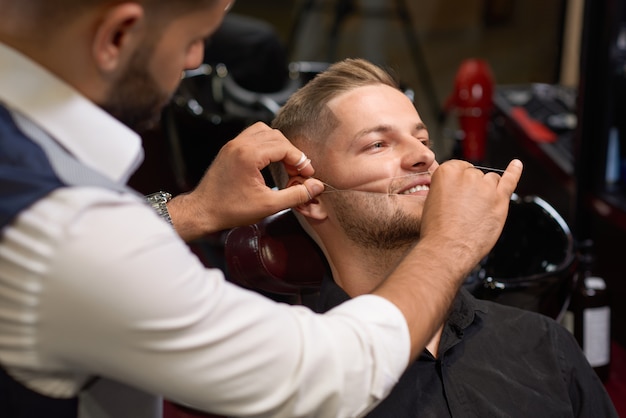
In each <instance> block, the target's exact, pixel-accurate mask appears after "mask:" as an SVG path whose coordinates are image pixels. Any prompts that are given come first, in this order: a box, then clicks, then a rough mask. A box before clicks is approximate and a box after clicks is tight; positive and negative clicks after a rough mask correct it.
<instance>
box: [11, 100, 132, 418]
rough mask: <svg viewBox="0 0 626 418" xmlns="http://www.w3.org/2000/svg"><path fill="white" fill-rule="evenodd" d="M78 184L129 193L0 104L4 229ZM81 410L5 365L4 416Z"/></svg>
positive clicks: (64, 416) (52, 415)
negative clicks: (50, 197) (25, 383)
mask: <svg viewBox="0 0 626 418" xmlns="http://www.w3.org/2000/svg"><path fill="white" fill-rule="evenodd" d="M74 185H94V186H101V187H106V188H110V189H114V190H119V191H126V192H128V191H130V189H128V188H126V187H125V186H122V185H119V184H116V183H113V182H112V181H110V180H108V179H106V178H105V177H103V176H102V175H100V174H98V173H97V172H95V171H93V170H91V169H90V168H88V167H85V166H84V165H82V164H81V163H80V162H78V161H77V160H75V159H74V158H73V157H72V156H71V155H69V154H68V153H67V152H66V151H65V150H64V149H63V148H62V147H60V146H59V145H58V144H57V143H56V142H55V141H54V140H52V139H51V138H50V137H49V136H48V135H47V134H45V133H44V132H43V131H41V130H40V129H39V128H37V127H36V126H35V125H33V124H32V123H30V122H28V121H26V120H25V119H23V118H21V117H17V116H16V117H15V118H14V117H13V116H12V115H11V114H10V113H9V112H8V111H7V109H6V108H5V107H3V106H2V105H1V104H0V230H2V229H4V228H5V227H6V226H7V225H8V224H10V223H11V222H12V221H13V220H14V219H15V217H16V216H17V215H18V214H19V213H20V212H21V211H23V210H25V209H26V208H28V207H29V206H31V205H32V204H33V203H35V202H36V201H38V200H39V199H41V198H43V197H45V196H46V195H48V194H49V193H50V192H52V191H53V190H55V189H57V188H59V187H66V186H74ZM131 192H132V191H131ZM77 414H78V398H77V397H74V398H70V399H57V398H50V397H47V396H43V395H41V394H39V393H36V392H34V391H32V390H30V389H28V388H26V387H25V386H23V385H22V384H20V383H19V382H17V381H16V380H14V379H13V378H12V377H11V376H9V375H8V374H7V373H6V372H5V371H4V369H2V367H0V417H10V418H41V417H46V418H75V417H76V416H77Z"/></svg>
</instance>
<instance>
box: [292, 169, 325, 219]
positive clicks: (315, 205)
mask: <svg viewBox="0 0 626 418" xmlns="http://www.w3.org/2000/svg"><path fill="white" fill-rule="evenodd" d="M296 184H302V181H301V180H299V179H298V178H297V177H294V178H291V179H289V181H288V182H287V187H291V186H293V185H296ZM293 210H295V211H296V212H298V213H300V214H302V216H305V217H307V218H311V219H315V220H319V221H321V220H324V219H326V218H327V217H328V215H327V213H326V207H325V205H324V201H323V199H319V196H316V197H314V198H313V199H311V200H309V201H308V202H306V203H302V204H300V205H298V206H296V207H295V208H293Z"/></svg>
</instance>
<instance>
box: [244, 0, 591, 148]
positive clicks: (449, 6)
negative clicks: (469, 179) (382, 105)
mask: <svg viewBox="0 0 626 418" xmlns="http://www.w3.org/2000/svg"><path fill="white" fill-rule="evenodd" d="M567 3H568V2H567V1H565V0H547V1H546V0H413V1H410V0H403V1H396V0H387V1H381V0H347V1H345V0H340V1H334V0H317V1H309V0H273V1H271V2H270V1H256V0H237V2H236V3H235V5H234V7H233V9H232V12H233V13H238V14H242V15H246V16H252V17H255V18H258V19H261V20H263V21H265V22H268V23H269V24H271V25H272V27H273V28H274V29H275V30H276V34H277V36H278V37H279V38H280V39H281V41H282V42H283V43H284V45H285V47H286V48H287V53H288V58H289V59H290V60H292V61H298V60H306V61H334V60H337V59H341V58H344V57H362V58H367V59H369V60H371V61H373V62H375V63H377V64H382V65H386V66H389V67H390V68H392V69H393V70H395V71H396V73H397V74H398V76H399V78H400V80H401V81H402V82H404V83H405V84H406V85H407V86H409V87H411V88H413V89H414V90H415V93H416V98H415V103H416V105H417V108H418V111H419V112H420V115H421V117H422V119H423V120H424V121H425V122H426V123H427V125H428V126H429V130H430V131H431V138H432V139H434V140H435V150H436V152H437V155H438V156H439V157H440V158H441V157H444V156H445V157H447V156H448V155H449V154H450V153H451V148H452V146H453V145H454V123H455V119H454V118H450V120H446V122H447V124H446V125H444V126H443V127H444V128H446V130H445V132H443V131H441V130H440V129H439V123H437V118H438V117H439V115H438V114H437V111H438V109H439V108H440V107H442V106H443V104H444V102H445V100H446V98H447V97H448V96H449V95H450V94H451V92H452V88H453V85H454V78H455V74H456V71H457V69H458V68H459V66H460V64H461V63H462V61H463V60H464V59H467V58H480V59H484V60H486V61H487V62H488V63H489V65H490V66H491V69H492V72H493V75H494V78H495V82H496V83H498V84H523V83H533V82H540V83H557V82H561V81H562V76H561V61H562V59H563V46H564V44H565V43H566V40H565V39H564V38H565V35H566V34H565V29H566V20H567V7H566V6H567ZM570 3H579V5H578V6H576V5H574V6H570V9H571V8H574V7H580V6H581V5H582V1H574V2H570ZM398 6H400V7H398ZM570 13H571V12H570ZM337 21H339V22H340V23H339V24H337V23H336V22H337ZM407 24H410V26H408V25H407ZM335 28H336V29H335ZM407 31H408V32H410V37H409V36H407ZM410 38H412V39H410ZM573 41H574V42H575V39H573ZM412 42H414V43H412ZM416 45H417V47H418V48H419V49H420V51H416V50H415V49H416V48H415V47H416ZM416 55H417V56H416ZM572 63H573V65H571V64H570V66H571V67H577V62H576V58H575V57H574V61H573V62H572ZM565 77H566V78H568V79H567V80H565V81H566V82H567V83H571V84H575V83H576V82H577V80H576V79H575V78H576V75H573V76H571V75H568V74H566V75H565ZM450 124H452V126H450Z"/></svg>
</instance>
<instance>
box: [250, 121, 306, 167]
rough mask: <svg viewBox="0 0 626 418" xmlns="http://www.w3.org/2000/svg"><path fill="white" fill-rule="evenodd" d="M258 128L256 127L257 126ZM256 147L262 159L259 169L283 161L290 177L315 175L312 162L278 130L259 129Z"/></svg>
mask: <svg viewBox="0 0 626 418" xmlns="http://www.w3.org/2000/svg"><path fill="white" fill-rule="evenodd" d="M255 126H256V125H255ZM258 129H259V131H257V132H256V134H255V135H257V140H256V141H255V145H256V146H257V149H258V150H259V153H258V154H257V155H258V156H259V157H260V161H259V164H260V166H259V167H258V169H263V168H265V167H266V166H267V165H268V164H270V163H271V162H279V161H282V162H283V164H284V165H285V169H286V170H287V172H288V173H289V175H292V176H294V175H302V176H303V177H310V176H312V175H313V174H314V173H315V170H314V169H313V167H312V165H311V160H310V159H309V158H308V157H307V156H306V155H305V154H304V153H303V152H302V151H301V150H299V149H298V148H296V146H295V145H293V144H292V143H291V142H289V140H288V139H287V138H286V137H285V136H284V135H283V134H282V133H281V132H280V131H279V130H277V129H272V128H269V127H267V126H265V127H263V126H260V127H258Z"/></svg>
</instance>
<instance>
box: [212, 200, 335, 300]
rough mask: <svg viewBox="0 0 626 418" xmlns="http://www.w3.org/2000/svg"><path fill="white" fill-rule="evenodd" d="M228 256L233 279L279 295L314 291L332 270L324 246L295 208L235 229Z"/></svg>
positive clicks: (227, 247)
mask: <svg viewBox="0 0 626 418" xmlns="http://www.w3.org/2000/svg"><path fill="white" fill-rule="evenodd" d="M224 255H225V258H226V268H227V276H228V278H229V280H230V281H232V282H234V283H236V284H238V285H240V286H243V287H246V288H249V289H254V290H261V291H264V292H270V293H275V294H283V295H299V294H305V293H314V292H316V291H318V290H319V286H320V284H321V281H322V278H323V276H324V274H325V273H326V271H327V269H328V264H327V263H326V259H325V258H324V255H323V253H322V252H321V250H320V248H319V247H318V246H317V244H316V243H315V241H313V239H311V237H309V236H308V235H307V233H306V232H305V231H304V230H303V229H302V227H301V226H300V224H299V223H298V220H297V219H296V218H295V216H294V214H293V212H292V211H291V210H286V211H283V212H280V213H278V214H276V215H272V216H269V217H267V218H265V219H264V220H262V221H261V222H258V223H256V224H254V225H249V226H243V227H237V228H233V229H232V230H231V231H230V232H229V233H228V235H227V236H226V242H225V247H224Z"/></svg>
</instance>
